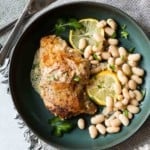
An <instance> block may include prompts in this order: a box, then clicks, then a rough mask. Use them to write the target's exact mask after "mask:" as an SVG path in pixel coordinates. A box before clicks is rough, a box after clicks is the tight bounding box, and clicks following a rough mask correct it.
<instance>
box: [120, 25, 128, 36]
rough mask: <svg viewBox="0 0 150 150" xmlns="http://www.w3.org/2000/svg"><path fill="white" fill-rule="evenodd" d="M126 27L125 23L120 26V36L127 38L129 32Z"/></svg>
mask: <svg viewBox="0 0 150 150" xmlns="http://www.w3.org/2000/svg"><path fill="white" fill-rule="evenodd" d="M126 28H127V25H125V24H124V25H123V26H122V27H121V37H122V38H125V39H128V36H129V33H128V32H127V30H126Z"/></svg>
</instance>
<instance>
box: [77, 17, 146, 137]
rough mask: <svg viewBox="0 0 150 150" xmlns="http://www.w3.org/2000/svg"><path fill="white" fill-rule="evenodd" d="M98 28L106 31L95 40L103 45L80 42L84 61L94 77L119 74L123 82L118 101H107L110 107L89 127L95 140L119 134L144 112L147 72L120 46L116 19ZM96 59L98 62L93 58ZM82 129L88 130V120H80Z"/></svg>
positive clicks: (92, 118)
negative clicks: (141, 87) (135, 117)
mask: <svg viewBox="0 0 150 150" xmlns="http://www.w3.org/2000/svg"><path fill="white" fill-rule="evenodd" d="M97 27H99V28H103V29H104V36H102V35H101V34H99V33H95V34H94V35H93V38H94V39H95V40H96V41H97V42H99V43H102V41H103V45H102V44H100V46H99V47H98V46H91V45H88V43H87V41H86V39H80V41H79V48H80V49H82V50H83V51H84V54H83V55H84V57H85V58H86V59H88V60H89V61H90V63H91V74H96V73H99V72H100V71H102V70H110V71H112V72H114V73H116V76H117V78H118V80H119V82H118V84H116V85H115V91H116V94H117V95H118V96H117V97H116V98H112V97H109V96H107V97H106V107H104V109H103V111H102V112H101V113H100V114H96V115H95V116H92V117H91V121H90V122H91V124H90V125H89V127H88V130H89V134H90V137H91V138H93V139H94V138H96V137H97V136H98V135H99V134H102V135H104V134H106V133H117V132H119V131H120V129H121V126H122V125H123V126H128V125H129V123H130V120H131V119H132V118H133V116H134V114H136V113H138V112H139V111H140V108H139V103H140V101H141V100H142V99H143V94H142V92H141V91H140V90H138V87H139V86H140V85H141V84H142V82H143V77H144V70H143V69H142V68H140V67H139V66H138V64H139V61H140V59H141V55H140V54H139V53H129V52H128V51H127V50H126V49H125V48H124V47H121V46H118V44H119V41H118V39H116V38H112V35H113V34H114V33H116V30H117V23H116V22H115V21H114V20H113V19H107V20H101V21H99V22H98V24H97ZM93 55H96V58H97V59H94V58H93ZM77 124H78V127H79V128H80V129H84V128H85V127H86V125H85V120H84V119H83V118H80V119H79V120H78V123H77Z"/></svg>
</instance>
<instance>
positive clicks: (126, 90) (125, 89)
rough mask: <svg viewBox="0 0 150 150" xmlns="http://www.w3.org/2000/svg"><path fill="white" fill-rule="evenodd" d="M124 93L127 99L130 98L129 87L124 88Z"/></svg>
mask: <svg viewBox="0 0 150 150" xmlns="http://www.w3.org/2000/svg"><path fill="white" fill-rule="evenodd" d="M122 94H123V96H124V98H125V99H128V100H129V99H130V95H129V91H128V89H127V88H123V89H122Z"/></svg>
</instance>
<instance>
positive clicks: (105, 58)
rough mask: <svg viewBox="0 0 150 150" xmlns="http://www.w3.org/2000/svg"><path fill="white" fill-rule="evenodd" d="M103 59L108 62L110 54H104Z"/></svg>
mask: <svg viewBox="0 0 150 150" xmlns="http://www.w3.org/2000/svg"><path fill="white" fill-rule="evenodd" d="M101 57H102V59H104V60H108V58H109V57H110V54H109V53H108V52H102V54H101Z"/></svg>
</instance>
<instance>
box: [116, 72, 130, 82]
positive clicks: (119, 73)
mask: <svg viewBox="0 0 150 150" xmlns="http://www.w3.org/2000/svg"><path fill="white" fill-rule="evenodd" d="M117 77H118V79H119V81H120V82H121V83H122V84H123V85H125V84H126V83H127V82H128V78H127V77H126V76H125V75H124V73H123V72H122V71H121V70H118V72H117Z"/></svg>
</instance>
